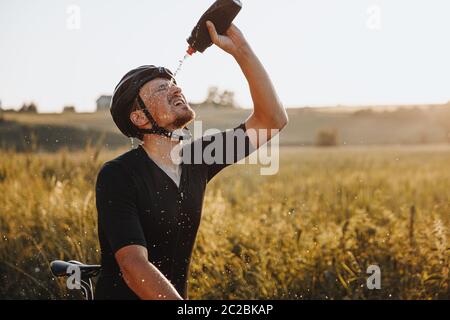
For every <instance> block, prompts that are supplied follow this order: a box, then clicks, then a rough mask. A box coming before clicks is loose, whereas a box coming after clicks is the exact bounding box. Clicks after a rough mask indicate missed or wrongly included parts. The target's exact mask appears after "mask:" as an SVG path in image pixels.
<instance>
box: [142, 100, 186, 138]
mask: <svg viewBox="0 0 450 320" xmlns="http://www.w3.org/2000/svg"><path fill="white" fill-rule="evenodd" d="M137 101H138V104H139V106H140V108H141V110H142V111H144V114H145V116H146V117H147V119H148V120H149V121H150V123H151V125H152V127H151V129H141V128H137V130H138V132H140V133H143V134H158V135H160V136H164V137H167V138H169V139H176V140H178V141H181V140H189V139H190V138H191V134H190V132H189V129H188V128H187V127H184V129H185V130H187V134H185V135H180V134H177V133H174V132H172V131H169V130H167V129H165V128H163V127H160V126H159V125H158V124H157V123H156V121H155V119H154V118H153V117H152V115H151V114H150V111H148V109H147V107H146V106H145V103H144V101H143V100H142V98H141V96H140V95H138V96H137Z"/></svg>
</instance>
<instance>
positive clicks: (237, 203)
mask: <svg viewBox="0 0 450 320" xmlns="http://www.w3.org/2000/svg"><path fill="white" fill-rule="evenodd" d="M119 153H120V152H115V153H112V152H109V153H101V152H100V151H99V150H98V149H95V148H92V147H88V148H87V149H86V150H85V151H84V152H80V153H69V152H67V151H61V152H59V153H57V154H33V153H28V154H15V153H11V152H3V153H1V154H0V195H1V196H0V298H3V299H5V298H21V299H48V298H54V299H60V298H78V297H79V295H78V294H76V293H73V292H68V291H67V290H66V289H65V287H64V283H63V282H62V281H57V280H55V279H53V278H52V276H51V274H50V272H49V269H48V263H49V261H50V260H53V259H77V260H81V261H84V262H87V263H98V262H99V251H98V249H99V247H98V242H97V231H96V211H95V193H94V183H95V178H96V174H97V172H98V169H99V167H100V165H101V164H102V163H103V161H105V160H107V159H111V158H113V157H115V156H116V155H118V154H119ZM258 173H259V170H258V168H257V167H254V166H248V165H247V166H234V167H233V168H229V169H226V170H225V171H224V172H222V173H221V174H220V175H218V176H217V177H216V178H215V179H214V180H213V182H212V183H211V184H210V186H209V188H208V191H207V194H206V199H205V204H204V216H203V220H202V223H201V226H200V231H199V235H198V238H197V242H196V246H195V250H194V254H193V259H192V264H191V277H190V282H189V295H190V298H191V299H209V298H215V299H228V298H247V299H253V298H275V299H311V298H315V299H347V298H350V299H380V298H386V299H389V298H392V299H394V298H396V299H443V298H447V299H448V298H449V244H448V235H449V231H448V227H449V218H450V214H449V213H450V149H448V148H426V149H423V148H422V149H420V148H419V149H414V148H399V149H395V148H360V149H358V148H352V149H350V148H347V149H346V148H341V149H339V148H337V149H328V150H318V149H296V148H292V149H283V150H282V160H281V165H280V172H279V174H278V175H276V176H260V175H259V174H258ZM371 264H376V265H378V266H379V267H380V269H381V285H382V287H381V289H380V290H368V289H367V287H366V279H367V277H368V276H369V275H368V274H366V270H367V267H368V266H369V265H371Z"/></svg>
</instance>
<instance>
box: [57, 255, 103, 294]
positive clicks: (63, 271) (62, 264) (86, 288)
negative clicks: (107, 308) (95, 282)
mask: <svg viewBox="0 0 450 320" xmlns="http://www.w3.org/2000/svg"><path fill="white" fill-rule="evenodd" d="M76 269H78V270H79V275H80V279H79V284H80V290H81V289H82V292H83V295H84V297H85V299H86V300H94V288H93V286H92V278H94V277H96V276H97V275H98V274H99V273H100V270H101V266H100V265H96V264H93V265H88V264H84V263H81V262H79V261H76V260H70V261H62V260H54V261H52V262H51V263H50V270H51V272H52V274H53V275H54V276H55V277H58V278H62V277H67V278H68V277H70V276H72V274H73V273H72V272H71V270H76Z"/></svg>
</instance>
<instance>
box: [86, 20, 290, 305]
mask: <svg viewBox="0 0 450 320" xmlns="http://www.w3.org/2000/svg"><path fill="white" fill-rule="evenodd" d="M207 27H208V30H209V33H210V35H211V39H212V40H213V43H214V44H215V45H217V46H218V47H219V48H221V49H223V50H224V51H225V52H227V53H229V54H230V55H231V56H232V57H233V58H234V59H235V60H236V62H237V63H238V64H239V66H240V68H241V70H242V72H243V74H244V76H245V77H246V79H247V81H248V84H249V87H250V92H251V96H252V100H253V104H254V109H253V113H252V114H251V116H250V117H249V118H248V119H247V120H245V122H243V123H241V124H240V125H239V126H237V127H236V128H234V130H229V131H223V132H220V133H219V134H216V135H213V136H212V137H210V138H209V139H203V138H202V139H198V140H195V141H194V142H193V143H190V144H186V145H185V144H182V145H183V161H182V162H181V164H176V163H174V161H173V157H172V156H171V152H172V150H173V149H174V148H175V147H177V146H180V143H181V142H180V141H181V140H182V139H183V138H184V137H183V135H180V136H178V135H175V133H174V131H175V130H176V129H180V128H184V127H185V126H186V125H187V124H188V123H190V122H191V121H192V120H193V119H194V117H195V112H194V111H193V110H192V109H191V107H190V106H189V105H188V103H187V101H186V99H185V97H184V95H183V93H182V91H181V89H180V88H179V87H178V86H177V85H176V82H175V80H174V79H173V75H172V73H171V72H170V71H169V70H167V69H165V68H158V67H155V66H142V67H139V68H137V69H134V70H131V71H130V72H128V73H127V74H126V75H125V76H124V77H123V78H122V80H121V81H120V82H119V84H118V85H117V87H116V89H115V91H114V95H113V99H112V102H111V114H112V117H113V120H114V122H115V123H116V125H117V126H118V128H119V129H120V131H121V132H122V133H123V134H124V135H126V136H127V137H135V138H139V139H140V140H142V141H143V143H142V144H141V145H139V146H138V147H137V148H136V149H132V150H130V151H127V152H126V153H124V154H122V155H120V156H119V157H117V158H115V159H113V160H110V161H108V162H106V163H105V164H104V165H103V166H102V168H101V170H100V172H99V173H98V176H97V182H96V206H97V212H98V233H99V241H100V247H101V264H102V271H101V273H100V277H99V279H98V282H97V286H96V290H95V298H96V299H187V298H188V294H187V280H188V272H189V263H190V260H191V253H192V249H193V245H194V241H195V237H196V234H197V229H198V226H199V223H200V218H201V213H202V203H203V197H204V194H205V188H206V185H207V183H208V182H209V181H210V180H211V179H212V178H213V177H214V176H215V175H216V174H217V173H218V172H219V171H220V170H222V169H223V168H224V167H226V166H227V165H228V164H230V162H228V161H215V162H213V163H210V162H207V161H204V160H202V161H201V162H200V163H198V162H196V161H195V158H196V152H197V151H196V150H197V149H196V148H195V146H200V152H202V151H204V150H205V148H206V147H207V146H208V145H209V144H210V143H212V142H213V141H222V143H223V149H224V150H225V149H226V148H225V145H226V141H227V139H234V135H239V133H240V134H241V136H242V137H243V138H244V141H245V150H244V151H242V152H239V150H237V149H233V153H234V155H233V158H232V161H231V162H233V163H234V162H236V161H238V160H240V159H242V158H244V157H246V156H247V155H248V154H249V153H250V152H251V151H253V150H255V149H256V148H258V147H259V146H261V145H262V144H264V143H265V142H266V141H267V140H268V139H270V138H271V131H270V130H269V131H268V133H267V135H266V136H264V137H258V135H256V136H255V135H249V134H248V131H247V130H249V129H252V130H255V131H258V130H261V129H279V130H281V129H282V128H283V127H284V126H285V125H286V124H287V121H288V118H287V115H286V112H285V110H284V108H283V106H282V104H281V103H280V101H279V99H278V97H277V94H276V92H275V90H274V88H273V86H272V83H271V81H270V79H269V76H268V74H267V73H266V71H265V70H264V67H263V66H262V64H261V63H260V61H259V60H258V58H257V56H256V55H255V53H254V52H253V50H252V49H251V47H250V45H249V44H248V42H247V41H246V39H245V38H244V36H243V34H242V33H241V31H240V30H239V29H238V28H237V27H236V26H234V25H231V27H230V28H229V29H228V30H227V32H226V33H225V34H224V35H218V34H217V32H216V29H215V27H214V25H213V24H212V23H211V22H208V23H207ZM171 81H173V85H171V83H172V82H171ZM221 138H222V139H221ZM186 148H190V149H186ZM189 152H191V153H190V160H192V161H185V160H186V158H185V157H184V156H185V154H189ZM225 152H229V150H225ZM222 156H223V157H224V155H222ZM222 160H223V159H222Z"/></svg>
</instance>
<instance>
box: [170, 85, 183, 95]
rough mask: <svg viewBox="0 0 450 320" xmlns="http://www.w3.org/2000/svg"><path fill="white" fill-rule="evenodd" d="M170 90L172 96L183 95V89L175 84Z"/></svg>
mask: <svg viewBox="0 0 450 320" xmlns="http://www.w3.org/2000/svg"><path fill="white" fill-rule="evenodd" d="M169 89H170V93H171V94H179V93H181V88H180V87H179V86H177V85H176V84H173V85H172V86H171V87H170V88H169Z"/></svg>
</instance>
